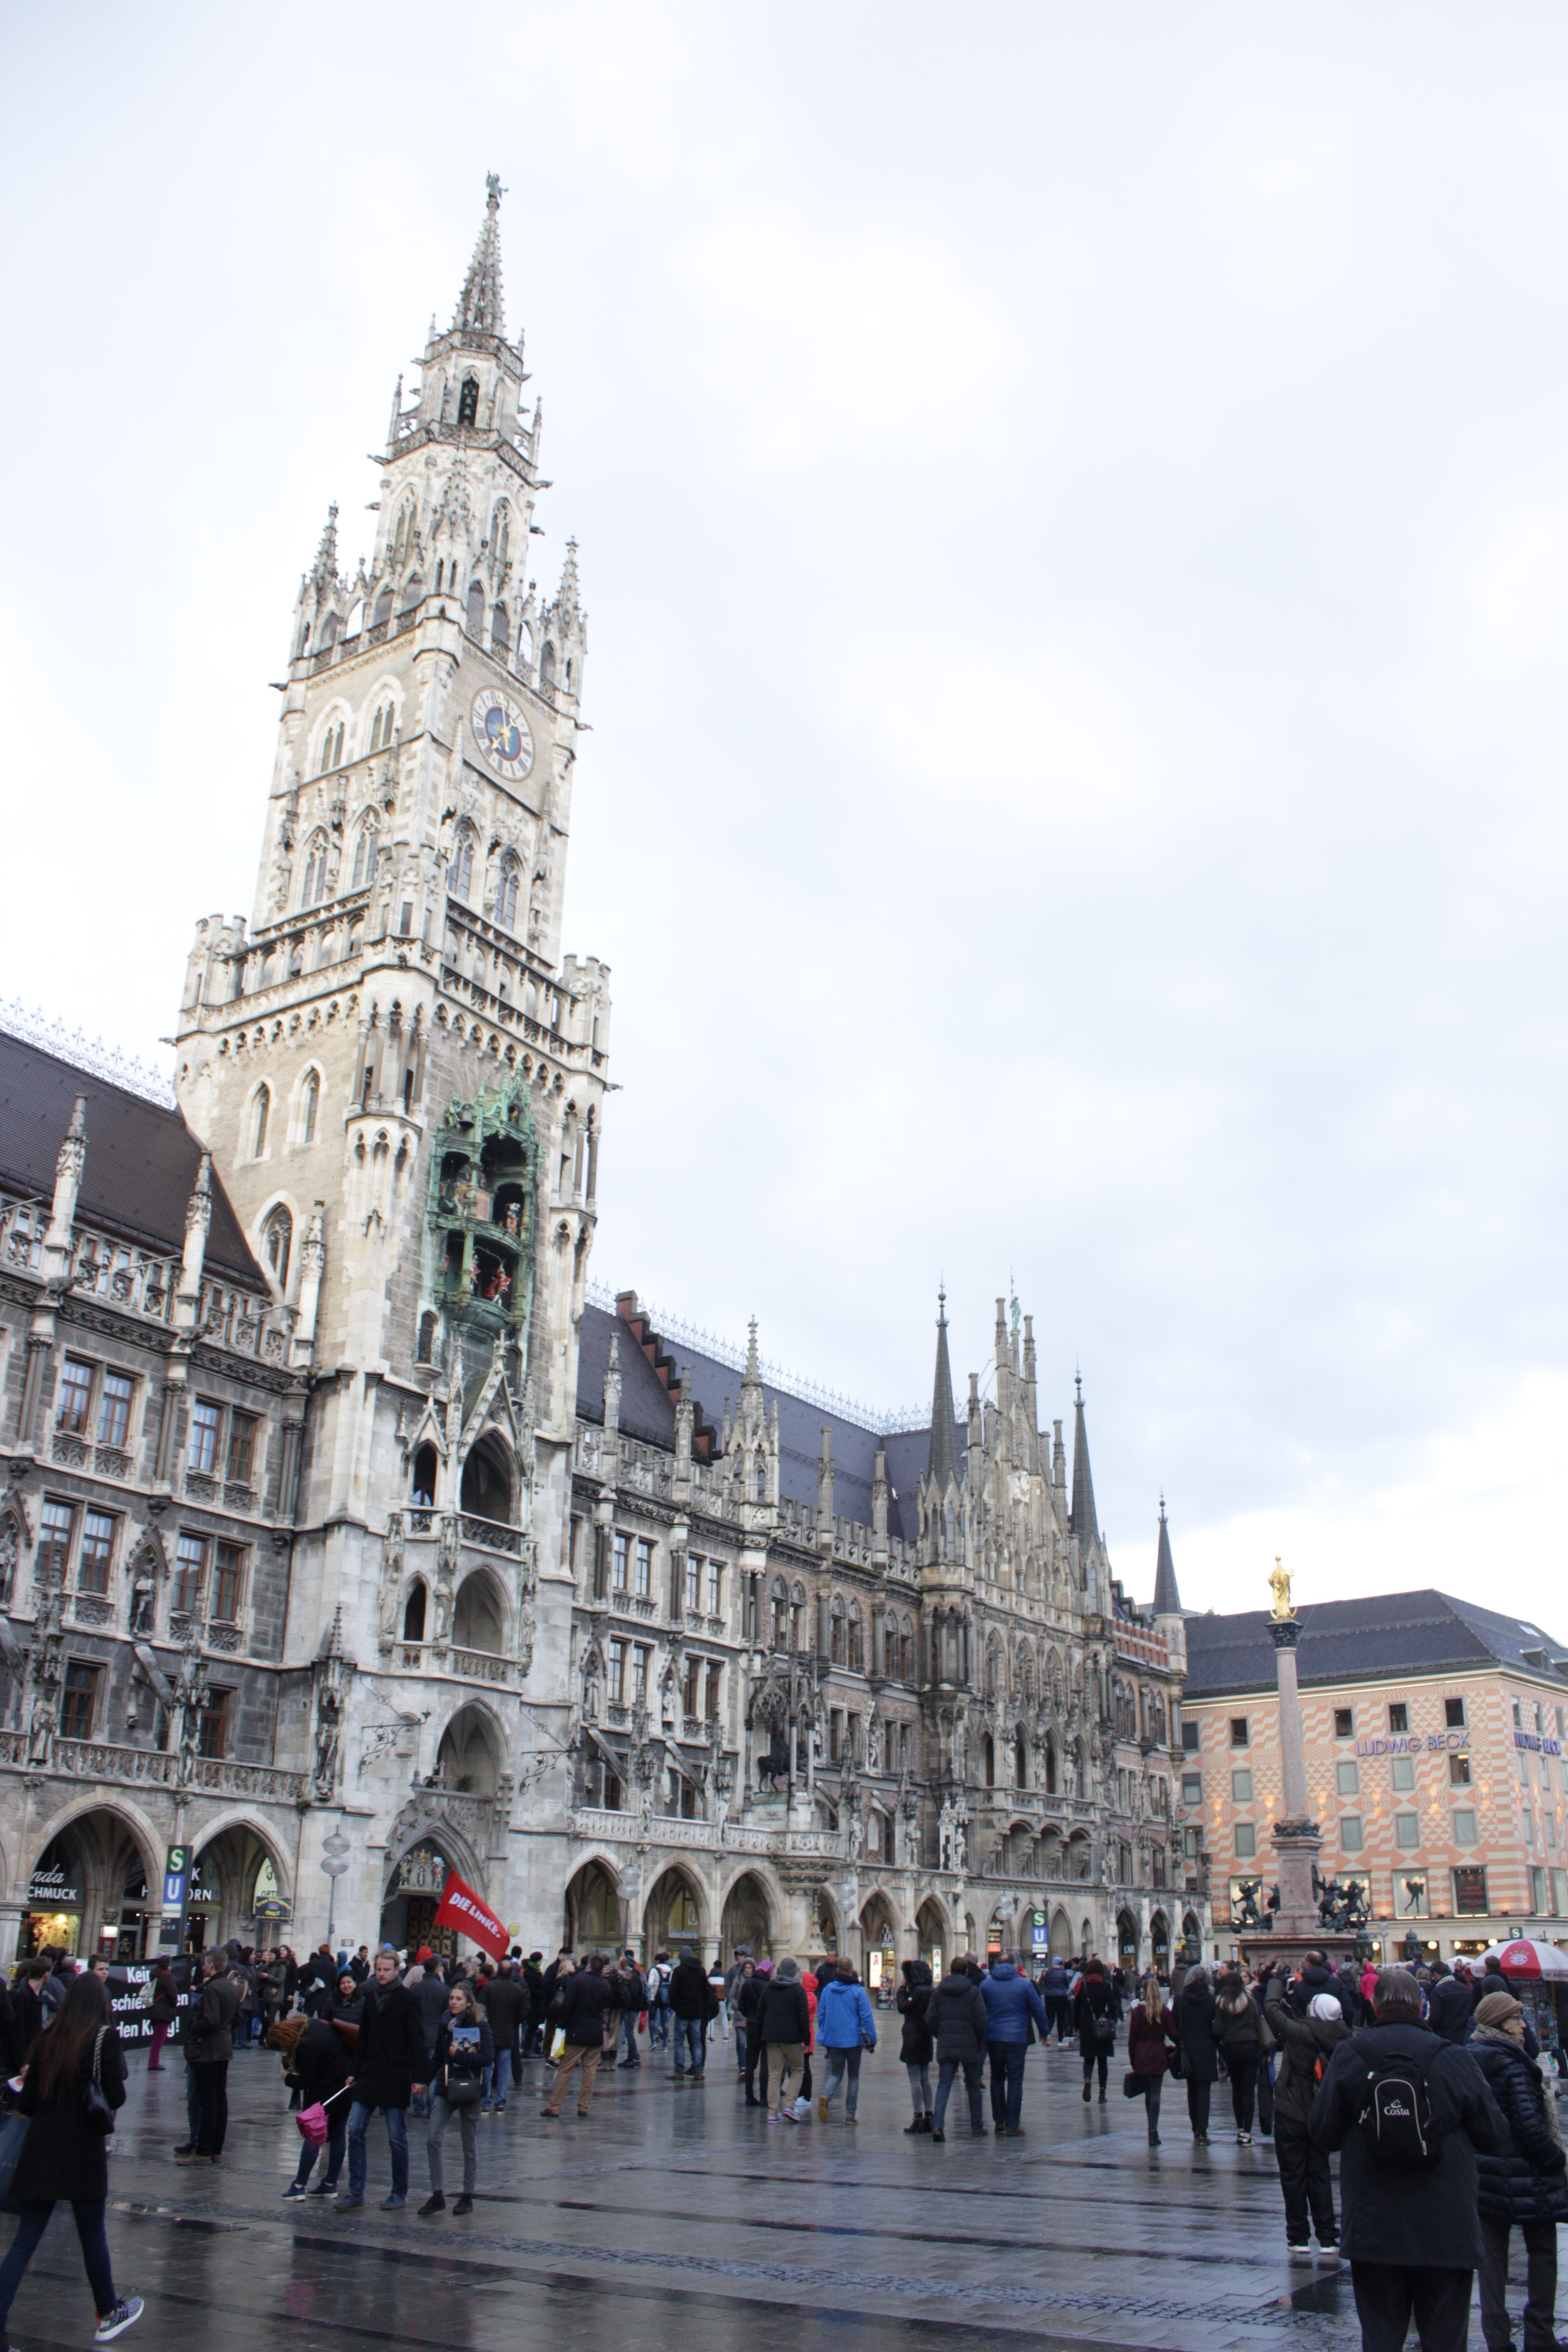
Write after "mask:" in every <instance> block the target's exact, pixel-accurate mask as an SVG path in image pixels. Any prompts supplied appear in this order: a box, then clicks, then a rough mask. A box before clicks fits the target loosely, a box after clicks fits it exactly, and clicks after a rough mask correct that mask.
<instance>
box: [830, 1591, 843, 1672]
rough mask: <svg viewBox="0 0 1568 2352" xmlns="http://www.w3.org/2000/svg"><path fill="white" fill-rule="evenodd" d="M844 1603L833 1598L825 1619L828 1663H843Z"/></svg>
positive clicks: (836, 1664)
mask: <svg viewBox="0 0 1568 2352" xmlns="http://www.w3.org/2000/svg"><path fill="white" fill-rule="evenodd" d="M844 1656H845V1649H844V1603H843V1601H839V1600H837V1599H835V1601H834V1602H833V1606H832V1611H831V1612H830V1614H829V1617H828V1620H827V1657H828V1663H829V1664H830V1665H835V1666H841V1665H842V1664H844Z"/></svg>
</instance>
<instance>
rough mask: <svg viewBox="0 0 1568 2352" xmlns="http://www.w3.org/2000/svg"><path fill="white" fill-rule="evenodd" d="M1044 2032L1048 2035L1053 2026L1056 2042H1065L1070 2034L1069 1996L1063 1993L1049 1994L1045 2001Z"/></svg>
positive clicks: (1070, 2012)
mask: <svg viewBox="0 0 1568 2352" xmlns="http://www.w3.org/2000/svg"><path fill="white" fill-rule="evenodd" d="M1046 2011H1047V2015H1046V2032H1047V2033H1049V2032H1050V2030H1051V2027H1052V2026H1053V2025H1054V2026H1055V2027H1056V2029H1057V2040H1058V2042H1065V2041H1066V2040H1067V2039H1068V2035H1069V2034H1070V2033H1071V2032H1072V2000H1071V1998H1070V1996H1069V1995H1068V1994H1067V1993H1065V1992H1053V1993H1051V1994H1049V1995H1048V1996H1047V2000H1046Z"/></svg>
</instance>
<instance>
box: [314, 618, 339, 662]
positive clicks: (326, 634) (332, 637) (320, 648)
mask: <svg viewBox="0 0 1568 2352" xmlns="http://www.w3.org/2000/svg"><path fill="white" fill-rule="evenodd" d="M337 642H338V616H337V614H335V613H329V614H327V617H326V619H325V620H324V621H323V622H322V623H321V627H320V628H319V629H318V630H317V632H316V651H317V652H318V653H319V654H320V653H324V652H325V651H326V649H327V647H328V646H335V645H336V644H337Z"/></svg>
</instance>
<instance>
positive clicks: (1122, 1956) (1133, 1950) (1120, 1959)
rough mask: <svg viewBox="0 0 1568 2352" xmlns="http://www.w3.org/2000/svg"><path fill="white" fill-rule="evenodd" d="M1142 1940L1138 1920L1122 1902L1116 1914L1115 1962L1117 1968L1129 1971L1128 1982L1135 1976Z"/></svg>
mask: <svg viewBox="0 0 1568 2352" xmlns="http://www.w3.org/2000/svg"><path fill="white" fill-rule="evenodd" d="M1141 1942H1142V1937H1141V1936H1140V1934H1139V1929H1138V1922H1137V1920H1136V1918H1135V1917H1134V1916H1133V1915H1132V1913H1131V1911H1130V1910H1129V1909H1128V1908H1127V1906H1126V1905H1125V1904H1123V1906H1122V1907H1121V1910H1120V1911H1118V1913H1117V1915H1116V1964H1117V1966H1118V1968H1121V1969H1127V1970H1129V1971H1130V1974H1129V1979H1128V1980H1129V1982H1130V1983H1131V1982H1132V1981H1133V1980H1134V1979H1135V1978H1136V1974H1137V1969H1138V1951H1139V1946H1140V1944H1141Z"/></svg>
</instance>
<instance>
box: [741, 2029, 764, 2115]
mask: <svg viewBox="0 0 1568 2352" xmlns="http://www.w3.org/2000/svg"><path fill="white" fill-rule="evenodd" d="M759 2068H760V2069H761V2072H762V2077H763V2087H762V2091H761V2094H760V2096H761V2098H762V2102H763V2106H764V2107H765V2106H766V2105H767V2104H768V2045H767V2043H766V2042H764V2041H763V2037H762V2035H761V2034H760V2033H756V2032H752V2033H748V2034H747V2036H746V2096H747V2097H748V2098H755V2097H757V2096H758V2095H759V2094H758V2092H757V2088H756V2080H757V2074H758V2070H759Z"/></svg>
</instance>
